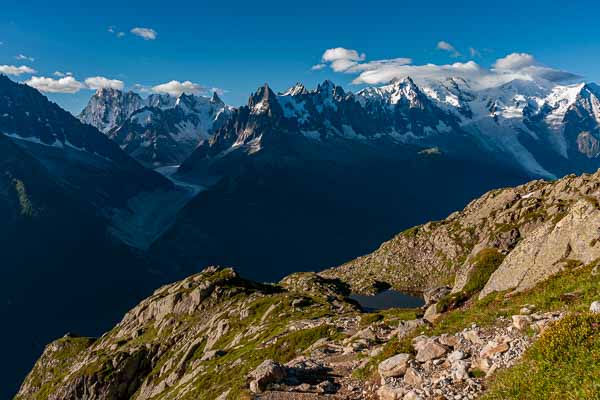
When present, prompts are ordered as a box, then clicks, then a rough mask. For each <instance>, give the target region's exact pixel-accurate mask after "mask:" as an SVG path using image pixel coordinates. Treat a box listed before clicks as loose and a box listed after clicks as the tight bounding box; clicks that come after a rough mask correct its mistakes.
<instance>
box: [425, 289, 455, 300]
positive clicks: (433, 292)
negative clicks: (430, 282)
mask: <svg viewBox="0 0 600 400" xmlns="http://www.w3.org/2000/svg"><path fill="white" fill-rule="evenodd" d="M451 290H452V289H451V288H449V287H448V286H439V287H435V288H432V289H429V290H426V291H425V292H423V299H424V300H425V304H427V305H430V304H433V303H437V302H438V301H440V299H441V298H442V297H444V296H445V295H447V294H448V293H450V291H451Z"/></svg>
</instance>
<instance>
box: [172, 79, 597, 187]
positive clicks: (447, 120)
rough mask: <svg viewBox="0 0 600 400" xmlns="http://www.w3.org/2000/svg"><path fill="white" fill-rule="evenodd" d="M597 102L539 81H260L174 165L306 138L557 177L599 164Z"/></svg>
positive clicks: (577, 90) (587, 90)
mask: <svg viewBox="0 0 600 400" xmlns="http://www.w3.org/2000/svg"><path fill="white" fill-rule="evenodd" d="M599 97H600V90H599V89H598V86H597V85H595V84H585V83H581V84H573V85H556V84H553V83H551V82H548V81H544V80H537V81H524V80H515V81H511V82H508V83H505V84H503V85H500V86H498V87H492V88H488V89H483V90H481V89H478V90H475V89H473V88H472V87H471V85H470V84H469V82H468V81H466V80H464V79H459V78H450V79H445V80H442V81H428V82H424V83H423V82H421V83H420V84H416V83H415V82H414V81H413V80H412V79H411V78H410V77H407V78H404V79H400V80H395V81H393V82H392V83H390V84H389V85H386V86H382V87H369V88H366V89H363V90H360V91H358V92H357V93H352V92H346V91H344V89H343V88H342V87H340V86H337V85H335V84H333V83H332V82H330V81H325V82H323V83H322V84H320V85H318V86H317V88H315V89H313V90H307V89H306V88H305V87H304V86H303V85H302V84H297V85H295V86H294V87H292V88H290V89H288V90H287V91H284V92H283V93H279V94H275V93H274V92H273V91H272V90H271V89H270V88H269V87H268V85H265V86H264V87H262V88H260V89H258V90H257V91H256V92H255V93H254V94H252V95H251V96H250V99H249V101H248V104H247V105H246V106H242V107H240V108H238V109H236V111H235V112H234V113H233V114H232V117H231V118H232V119H231V121H229V122H228V123H227V124H225V125H223V126H222V127H221V128H220V129H217V130H215V132H214V135H213V137H212V138H210V139H209V140H206V141H205V142H204V143H202V145H201V146H199V148H198V149H197V150H196V151H195V152H194V153H193V154H192V156H191V157H190V159H189V160H187V161H186V162H185V163H184V165H183V166H182V168H181V169H182V171H183V172H186V171H190V170H192V169H194V168H197V165H199V164H202V163H205V164H206V163H207V162H208V163H210V162H212V163H221V164H222V163H223V161H222V159H223V158H226V157H228V158H233V159H237V158H239V156H238V157H234V156H232V154H245V155H246V156H249V157H251V156H253V157H256V155H257V154H258V153H259V152H261V151H262V152H263V153H269V154H270V157H271V158H274V157H279V158H285V157H289V151H288V152H285V153H282V149H281V146H280V145H279V146H278V147H275V148H272V149H271V150H270V146H274V143H280V142H281V141H282V140H287V141H288V142H289V146H298V142H300V143H302V142H306V141H311V142H312V143H313V144H316V145H317V147H319V145H321V147H322V148H323V150H321V151H322V152H323V153H330V150H329V147H331V146H333V147H334V148H337V149H338V152H339V151H340V150H341V149H343V148H352V147H359V148H360V147H362V146H365V145H367V146H371V147H373V146H374V147H378V148H380V149H381V151H384V152H385V150H387V149H389V148H390V147H391V146H392V147H393V146H402V145H407V144H411V145H415V146H420V147H421V148H431V147H435V148H437V149H438V150H440V151H442V152H447V153H451V154H459V155H460V156H462V157H464V158H467V159H469V158H470V159H480V158H488V159H490V160H495V161H496V162H498V163H500V164H502V165H504V166H505V167H508V166H510V165H513V166H514V165H516V166H517V168H518V169H520V170H521V171H522V172H524V173H526V174H528V175H529V176H532V177H544V178H556V177H559V176H563V175H565V174H567V173H569V172H590V171H594V170H595V169H597V168H598V159H597V155H596V150H595V149H596V147H598V146H597V141H598V127H599V125H598V124H599V121H600V112H599V110H600V101H599ZM293 143H295V144H293ZM328 145H329V146H328ZM322 157H325V156H324V155H323V156H322ZM328 157H330V158H332V159H336V157H337V158H339V154H336V153H335V152H334V154H333V155H331V154H329V155H328ZM355 157H356V156H355ZM194 164H196V167H194Z"/></svg>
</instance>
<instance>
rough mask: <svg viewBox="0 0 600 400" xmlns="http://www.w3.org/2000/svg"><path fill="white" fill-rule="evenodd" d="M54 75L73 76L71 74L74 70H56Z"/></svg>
mask: <svg viewBox="0 0 600 400" xmlns="http://www.w3.org/2000/svg"><path fill="white" fill-rule="evenodd" d="M52 75H54V76H58V77H63V76H71V75H73V73H72V72H61V71H54V73H53V74H52Z"/></svg>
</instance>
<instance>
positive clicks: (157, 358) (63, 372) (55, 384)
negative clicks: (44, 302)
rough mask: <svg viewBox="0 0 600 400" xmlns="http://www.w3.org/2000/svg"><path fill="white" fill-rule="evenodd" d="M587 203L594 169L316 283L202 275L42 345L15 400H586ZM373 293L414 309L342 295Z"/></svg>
mask: <svg viewBox="0 0 600 400" xmlns="http://www.w3.org/2000/svg"><path fill="white" fill-rule="evenodd" d="M599 199H600V172H597V173H595V174H591V175H581V176H574V175H572V176H567V177H565V178H563V179H560V180H557V181H553V182H547V181H533V182H530V183H527V184H525V185H522V186H518V187H514V188H507V189H500V190H494V191H491V192H488V193H486V194H485V195H483V196H482V197H480V198H479V199H477V200H474V201H473V202H471V203H470V204H469V205H468V206H467V207H466V208H465V209H464V210H462V211H458V212H455V213H453V214H451V215H450V216H449V217H448V218H446V219H445V220H442V221H436V222H430V223H427V224H425V225H422V226H418V227H415V228H412V229H409V230H407V231H405V232H402V233H400V234H399V235H397V236H396V237H394V238H393V239H391V240H390V241H388V242H386V243H384V244H382V246H381V247H380V248H379V249H378V250H376V251H375V252H373V253H372V254H369V255H366V256H363V257H360V258H358V259H355V260H353V261H351V262H348V263H346V264H343V265H341V266H339V267H335V268H331V269H328V270H325V271H323V272H321V273H312V272H306V273H295V274H292V275H289V276H287V277H285V278H283V279H282V280H281V281H280V282H277V283H268V284H267V283H257V282H252V281H249V280H246V279H244V278H243V277H241V276H240V275H239V274H238V273H237V272H235V270H233V269H231V268H220V267H209V268H206V269H204V270H203V271H202V272H200V273H198V274H196V275H193V276H190V277H188V278H186V279H184V280H182V281H179V282H176V283H173V284H170V285H166V286H164V287H161V288H159V289H158V290H156V291H155V292H154V293H153V294H152V295H151V296H150V297H148V298H147V299H145V300H143V301H142V302H141V303H139V304H138V305H137V306H136V307H134V308H133V309H131V310H130V311H129V312H128V313H127V314H126V315H125V316H124V317H123V319H122V320H121V322H120V323H119V324H117V325H116V326H115V327H114V328H113V329H112V330H110V331H108V332H106V333H105V334H104V335H102V336H101V337H99V338H88V337H81V336H78V335H76V334H73V333H70V334H67V335H65V336H64V337H62V338H60V339H58V340H56V341H54V342H52V343H50V344H49V345H47V346H46V348H45V350H44V352H43V354H42V355H41V357H40V358H39V360H38V361H37V362H36V364H35V366H34V367H33V369H32V370H31V372H30V373H29V375H28V376H27V378H26V379H25V381H24V382H23V384H22V386H21V388H20V390H19V393H18V394H17V396H16V399H19V400H20V399H90V400H91V399H94V400H96V399H97V400H100V399H136V400H141V399H218V400H225V399H272V400H277V399H282V400H285V399H299V400H304V399H307V400H309V399H350V400H353V399H356V400H358V399H379V400H394V399H402V400H417V399H423V400H425V399H440V400H441V399H453V400H454V399H455V400H460V399H475V398H483V399H597V398H600V380H599V379H598V377H599V376H600V266H599V265H600V243H598V241H599V239H600V204H599ZM387 288H393V289H395V290H398V291H404V292H411V293H418V294H419V295H421V296H422V297H423V299H424V300H425V303H426V304H425V306H424V307H422V308H415V309H402V308H389V309H385V310H379V311H374V312H366V311H365V310H363V309H362V308H361V306H360V305H359V304H358V303H357V302H356V301H354V300H352V299H351V298H350V295H351V293H353V292H354V293H375V292H377V291H381V290H386V289H387Z"/></svg>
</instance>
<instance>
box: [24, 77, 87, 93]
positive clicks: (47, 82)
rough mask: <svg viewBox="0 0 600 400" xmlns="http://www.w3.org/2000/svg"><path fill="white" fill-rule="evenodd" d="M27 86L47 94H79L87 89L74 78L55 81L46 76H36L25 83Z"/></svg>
mask: <svg viewBox="0 0 600 400" xmlns="http://www.w3.org/2000/svg"><path fill="white" fill-rule="evenodd" d="M25 84H27V85H29V86H31V87H34V88H36V89H37V90H39V91H40V92H47V93H77V92H79V91H80V90H81V89H84V88H85V85H84V84H83V83H81V82H79V81H77V80H76V79H75V78H73V77H72V76H66V77H64V78H59V79H53V78H47V77H44V76H34V77H31V79H29V80H27V81H25Z"/></svg>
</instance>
